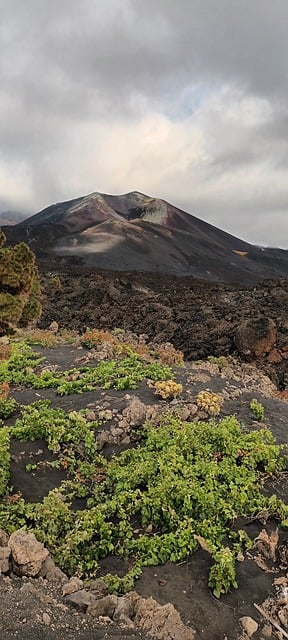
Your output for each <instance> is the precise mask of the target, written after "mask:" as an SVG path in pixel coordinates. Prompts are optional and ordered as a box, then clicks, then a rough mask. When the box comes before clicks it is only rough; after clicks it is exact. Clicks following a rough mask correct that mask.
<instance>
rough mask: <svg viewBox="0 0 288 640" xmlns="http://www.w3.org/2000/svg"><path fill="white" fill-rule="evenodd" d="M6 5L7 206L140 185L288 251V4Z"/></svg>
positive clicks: (3, 109) (2, 109)
mask: <svg viewBox="0 0 288 640" xmlns="http://www.w3.org/2000/svg"><path fill="white" fill-rule="evenodd" d="M0 9H1V22H0V211H1V210H2V211H3V210H7V209H9V210H11V209H12V210H20V211H24V212H27V213H29V214H30V213H31V214H32V213H35V212H36V211H40V210H41V209H43V208H44V207H46V206H48V205H49V204H52V203H54V202H59V201H62V200H69V199H71V198H73V197H78V196H81V195H86V194H88V193H91V192H93V191H99V192H102V193H109V194H121V193H126V192H128V191H134V190H135V191H141V192H143V193H146V194H148V195H151V196H154V197H160V198H163V199H165V200H168V201H169V202H171V203H172V204H174V205H177V206H179V207H181V208H183V209H184V210H186V211H188V212H190V213H193V214H194V215H196V216H198V217H199V218H201V219H203V220H206V221H208V222H210V223H212V224H214V225H216V226H217V227H220V228H222V229H225V230H227V231H229V232H230V233H233V234H234V235H236V236H238V237H240V238H243V239H245V240H248V241H250V242H253V243H256V244H262V245H270V246H272V245H273V246H279V247H283V248H288V37H287V24H288V2H287V0H273V2H272V1H271V0H177V2H176V0H81V2H80V1H79V0H25V2H24V0H0Z"/></svg>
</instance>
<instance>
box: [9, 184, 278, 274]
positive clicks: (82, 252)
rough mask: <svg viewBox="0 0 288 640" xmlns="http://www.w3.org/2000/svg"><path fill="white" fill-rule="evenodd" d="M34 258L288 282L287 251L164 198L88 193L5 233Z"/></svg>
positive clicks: (138, 269) (48, 209)
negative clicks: (237, 233)
mask: <svg viewBox="0 0 288 640" xmlns="http://www.w3.org/2000/svg"><path fill="white" fill-rule="evenodd" d="M4 231H5V233H6V235H7V239H8V242H10V243H15V242H19V241H25V242H27V243H28V244H29V246H30V247H31V249H33V251H35V253H36V255H38V256H39V257H40V256H43V255H47V254H53V255H55V254H56V255H59V256H77V257H79V258H81V259H82V260H83V261H84V263H85V264H87V265H89V266H90V267H92V268H96V269H107V270H113V271H149V272H158V273H163V274H165V273H167V274H174V275H178V276H188V275H189V276H194V277H196V278H201V279H204V280H210V281H216V282H217V281H219V282H235V283H238V284H239V283H240V284H243V285H250V284H253V283H255V282H257V281H259V280H263V279H265V278H271V277H287V276H288V251H285V250H283V249H274V248H264V247H258V246H255V245H252V244H249V243H247V242H244V241H243V240H240V239H239V238H236V237H234V236H232V235H231V234H229V233H226V232H225V231H222V230H221V229H218V228H217V227H214V226H213V225H211V224H209V223H207V222H204V221H203V220H201V219H199V218H197V217H195V216H194V215H192V214H190V213H187V212H185V211H182V210H181V209H179V208H177V207H175V206H173V205H172V204H169V203H168V202H166V201H165V200H161V199H158V198H153V197H150V196H147V195H145V194H142V193H139V192H138V191H133V192H131V193H127V194H124V195H119V196H115V195H107V194H102V193H98V192H96V193H91V194H90V195H87V196H83V197H80V198H76V199H74V200H70V201H67V202H61V203H57V204H53V205H51V206H49V207H47V208H46V209H44V210H43V211H40V212H39V213H36V214H35V215H33V216H31V217H29V218H27V219H25V220H22V221H21V222H19V223H18V224H16V225H15V226H13V227H10V228H9V227H8V228H4Z"/></svg>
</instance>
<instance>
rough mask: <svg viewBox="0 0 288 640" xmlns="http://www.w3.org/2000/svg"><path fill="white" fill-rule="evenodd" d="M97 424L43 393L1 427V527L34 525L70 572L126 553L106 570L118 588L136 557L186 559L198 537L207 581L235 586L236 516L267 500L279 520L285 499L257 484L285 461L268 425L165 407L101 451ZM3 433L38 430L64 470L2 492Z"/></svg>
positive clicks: (27, 435) (128, 581) (138, 564)
mask: <svg viewBox="0 0 288 640" xmlns="http://www.w3.org/2000/svg"><path fill="white" fill-rule="evenodd" d="M141 364H142V365H143V363H141ZM97 428H98V424H97V423H96V422H93V421H90V422H88V421H87V420H86V418H85V415H83V414H81V413H78V412H76V411H71V412H69V413H66V412H65V411H63V410H62V409H53V408H51V406H50V404H49V402H48V401H41V402H38V403H34V404H32V405H30V406H28V407H23V408H22V413H21V416H20V418H18V419H17V420H16V422H15V425H14V426H13V427H9V428H8V427H3V428H2V429H1V430H0V460H1V463H0V495H1V496H2V501H1V500H0V528H4V529H5V530H7V531H8V532H9V533H10V532H11V531H13V530H15V529H17V528H19V527H23V526H24V527H26V528H28V529H29V530H31V531H33V532H34V533H35V534H36V535H37V537H38V538H39V539H40V540H42V541H43V542H44V543H45V544H46V545H47V546H48V548H49V549H50V551H51V553H53V556H54V558H55V560H56V561H57V563H58V564H59V565H60V566H61V567H62V568H63V569H64V570H65V571H66V572H67V573H69V574H72V573H75V572H78V573H79V574H80V575H84V576H89V575H93V574H94V573H95V571H96V570H97V564H98V561H99V559H101V558H104V557H106V556H108V555H110V554H114V555H118V556H120V557H122V558H126V559H129V558H130V559H131V562H132V563H133V565H132V567H130V569H129V571H128V573H127V574H126V575H125V576H124V577H122V578H119V577H118V576H111V575H108V576H107V577H106V580H107V583H108V584H109V588H110V590H111V591H120V592H122V591H124V590H126V589H131V587H132V585H133V581H134V579H135V578H137V577H138V576H139V575H140V572H141V568H142V567H143V566H151V565H157V564H162V563H164V562H167V561H172V562H179V561H183V560H185V559H186V558H187V556H189V554H191V553H193V552H194V550H195V549H196V548H197V547H198V546H199V544H201V546H203V548H206V549H207V550H209V552H210V553H211V556H212V559H213V561H214V564H213V566H212V568H211V571H210V576H209V585H210V586H211V588H212V589H213V591H214V594H215V595H216V596H217V597H219V596H220V595H221V594H222V593H226V592H227V590H228V589H229V588H230V587H231V586H234V587H235V586H236V574H235V558H236V555H237V553H238V552H239V550H240V549H241V548H246V547H247V545H248V546H249V543H250V541H249V539H248V538H247V535H246V534H245V532H243V531H242V530H239V531H235V530H234V531H231V524H232V523H235V521H236V519H237V517H238V516H240V515H241V517H242V518H243V517H244V518H245V517H247V518H250V517H251V516H254V514H255V513H259V512H261V511H264V510H265V511H266V512H267V513H268V514H270V515H271V517H276V518H278V519H280V520H281V521H282V522H283V524H284V526H286V524H287V522H288V506H287V505H285V504H284V503H283V502H282V501H281V500H279V499H278V498H276V497H275V496H272V497H270V498H268V497H267V496H265V495H264V494H263V493H262V491H261V489H262V487H263V485H264V481H265V478H266V477H267V474H273V473H277V472H278V471H280V470H281V469H283V468H284V467H285V464H286V461H285V459H284V458H283V457H282V455H281V451H282V449H281V447H280V446H278V445H276V443H275V440H274V438H273V435H272V433H271V432H270V431H269V430H268V429H259V430H257V431H253V432H251V433H247V432H246V431H244V430H243V429H242V428H241V426H240V424H239V423H238V421H237V420H236V418H235V417H231V416H230V417H227V418H225V419H223V420H221V421H220V422H216V421H215V420H210V421H209V422H198V423H193V422H183V421H181V420H180V419H179V417H178V416H177V415H163V416H162V417H160V418H159V424H158V425H157V427H155V425H154V426H152V425H150V424H146V425H145V426H144V428H143V430H142V440H141V442H140V444H139V446H138V447H137V448H135V449H128V450H126V451H124V452H122V453H121V454H120V455H119V456H118V457H114V458H112V459H111V460H110V461H107V460H106V459H105V458H104V457H103V456H101V455H100V454H99V452H98V451H97V439H96V432H97ZM10 438H12V439H13V438H16V439H19V440H21V441H26V440H35V439H37V438H41V439H44V440H45V441H46V442H47V445H48V447H49V449H50V450H51V451H52V452H53V454H54V460H53V462H52V463H50V464H52V465H53V466H56V467H58V468H61V469H63V470H65V473H66V478H65V480H64V481H63V482H62V483H61V485H60V486H59V487H58V488H57V489H55V490H54V491H50V492H49V494H48V496H46V498H45V499H44V500H43V503H34V504H33V503H25V501H24V500H23V499H22V498H21V497H19V496H18V497H17V500H15V501H14V500H10V501H9V499H8V498H9V491H10V490H11V488H10V487H9V463H10V453H9V441H10ZM10 497H11V498H12V497H13V496H10ZM78 497H81V498H85V499H86V501H87V506H86V507H85V508H83V509H82V510H79V511H77V510H75V509H72V508H71V505H72V501H73V500H74V499H75V498H78ZM287 526H288V525H287Z"/></svg>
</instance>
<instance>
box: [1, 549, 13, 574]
mask: <svg viewBox="0 0 288 640" xmlns="http://www.w3.org/2000/svg"><path fill="white" fill-rule="evenodd" d="M10 553H11V552H10V549H9V547H0V573H8V572H9V559H10Z"/></svg>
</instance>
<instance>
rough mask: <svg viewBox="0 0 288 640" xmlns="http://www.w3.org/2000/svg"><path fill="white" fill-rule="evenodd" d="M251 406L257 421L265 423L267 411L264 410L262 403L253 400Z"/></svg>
mask: <svg viewBox="0 0 288 640" xmlns="http://www.w3.org/2000/svg"><path fill="white" fill-rule="evenodd" d="M249 406H250V409H251V411H252V413H253V416H254V418H256V420H259V422H263V420H264V418H265V410H264V407H263V404H261V402H258V400H256V398H253V400H251V402H250V405H249Z"/></svg>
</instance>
